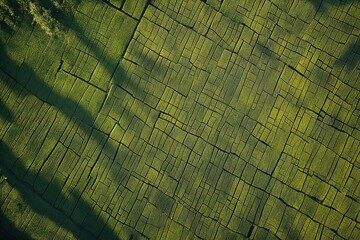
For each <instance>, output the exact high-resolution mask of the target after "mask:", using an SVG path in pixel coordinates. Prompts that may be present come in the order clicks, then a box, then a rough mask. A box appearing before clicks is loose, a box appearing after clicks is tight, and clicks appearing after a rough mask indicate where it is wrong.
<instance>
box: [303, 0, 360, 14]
mask: <svg viewBox="0 0 360 240" xmlns="http://www.w3.org/2000/svg"><path fill="white" fill-rule="evenodd" d="M307 1H308V2H310V3H311V5H313V7H314V9H315V10H316V11H317V12H318V13H325V12H326V11H328V9H329V8H332V7H340V6H343V5H347V4H351V3H354V2H357V0H307Z"/></svg>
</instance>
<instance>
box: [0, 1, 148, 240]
mask: <svg viewBox="0 0 360 240" xmlns="http://www.w3.org/2000/svg"><path fill="white" fill-rule="evenodd" d="M42 2H44V1H42ZM48 6H49V8H52V7H54V6H50V5H48ZM56 14H59V18H58V20H59V22H60V23H61V24H62V25H63V26H64V27H65V28H68V29H71V30H72V31H74V32H76V33H77V34H79V38H78V40H79V41H80V42H82V43H83V44H84V45H87V46H88V45H89V44H90V45H91V47H89V49H90V50H91V54H92V55H94V56H95V57H96V59H97V60H98V61H99V62H100V61H102V62H101V64H102V65H103V67H104V68H105V70H106V71H107V72H108V73H110V75H111V76H112V79H104V80H108V81H109V82H110V80H112V84H114V85H117V86H120V85H123V84H126V89H127V90H129V91H130V92H131V94H138V90H139V88H138V86H136V85H134V84H133V81H131V80H130V79H129V78H128V77H127V73H126V71H125V70H124V68H123V67H122V66H121V65H120V63H119V62H116V63H115V64H114V62H113V60H112V59H111V58H109V57H107V56H106V54H105V53H104V50H102V49H101V48H100V47H99V46H98V45H96V44H94V43H93V41H92V40H91V39H90V38H88V37H86V33H85V31H84V30H83V29H82V27H81V26H80V25H79V24H78V23H77V22H76V19H75V17H74V16H73V15H72V13H71V12H66V13H65V14H63V13H61V12H56ZM119 56H120V55H119ZM0 57H1V59H2V60H4V61H2V62H1V63H0V69H1V70H2V71H3V72H4V73H5V74H6V75H7V76H8V77H9V78H10V80H11V81H14V82H15V83H17V84H19V85H20V86H22V87H23V88H25V89H26V90H28V91H29V92H30V93H31V94H33V95H34V96H36V97H37V98H38V99H40V100H41V101H43V102H46V103H48V104H50V105H52V106H54V107H55V108H57V109H58V110H59V111H60V112H62V113H64V114H65V115H66V116H67V117H69V118H71V117H75V118H76V119H79V120H80V121H82V122H84V123H86V124H88V125H89V126H91V127H94V125H93V124H94V122H95V118H94V117H93V116H92V115H91V113H90V112H89V111H87V109H86V108H84V107H82V106H80V105H79V104H78V103H77V102H76V101H74V100H72V99H69V98H67V97H64V96H62V95H60V94H59V93H57V92H55V91H54V90H53V89H52V88H51V87H50V86H49V85H48V84H47V83H45V82H44V81H43V80H42V79H40V77H38V75H37V74H36V72H35V71H34V70H33V69H32V68H31V67H30V66H29V65H28V64H27V63H25V62H23V63H22V64H21V66H18V64H17V63H15V62H14V61H12V60H11V58H10V57H9V55H8V54H7V52H6V49H5V46H4V45H3V44H0ZM144 59H146V57H145V58H144ZM149 61H150V60H149ZM5 64H6V65H5ZM7 69H19V70H18V71H17V72H16V73H15V74H14V73H13V74H11V73H9V71H7ZM60 70H61V69H60ZM10 72H11V71H10ZM115 73H117V74H115ZM21 77H23V78H26V79H20V78H21ZM4 84H5V85H7V86H8V87H11V86H12V84H11V83H9V82H8V81H4ZM12 90H13V91H17V93H20V92H19V91H21V90H18V88H12ZM50 95H51V98H50V97H49V96H50ZM2 105H4V104H2ZM124 108H125V106H124ZM1 113H2V115H3V116H12V114H11V112H10V110H8V109H2V110H1ZM7 120H13V118H9V117H8V118H7ZM128 121H129V122H130V121H131V119H128ZM80 126H82V125H81V124H80ZM93 136H94V140H95V141H96V142H97V143H101V142H103V138H102V136H101V135H100V134H95V135H93ZM107 138H109V136H108V135H107ZM0 143H1V142H0ZM116 151H117V149H116V148H115V147H114V146H112V145H109V144H108V146H107V147H105V148H103V150H102V151H101V154H105V155H109V156H110V155H112V154H113V153H114V152H116ZM6 159H16V158H15V156H13V154H12V152H11V150H10V149H8V148H7V147H6V146H5V145H4V144H2V143H1V146H0V164H1V166H2V165H6V163H5V162H4V161H6ZM17 162H20V161H17ZM17 167H18V168H22V169H17V172H26V171H27V169H25V168H24V166H22V165H21V164H17ZM18 170H19V171H18ZM30 174H33V176H32V177H31V179H36V182H38V183H39V182H43V184H45V185H48V186H50V185H51V188H52V189H54V191H55V192H56V191H57V192H58V193H59V194H61V192H60V191H61V189H62V186H61V185H60V184H59V183H54V184H53V183H49V181H48V180H47V179H46V178H44V176H42V175H41V174H39V175H36V174H35V173H30ZM112 174H113V175H116V174H117V173H115V172H113V173H112ZM35 175H36V176H35ZM19 180H21V179H19ZM19 180H18V179H16V178H15V177H9V183H10V184H11V185H12V186H13V187H15V188H16V189H17V190H19V191H20V192H21V195H22V196H23V198H24V200H25V201H26V202H27V204H28V205H29V206H30V207H31V208H32V209H33V210H34V211H36V212H37V213H39V214H41V215H44V216H47V217H48V218H49V219H51V220H52V221H54V222H55V223H57V224H58V225H59V226H61V224H62V222H61V221H60V220H59V219H57V217H54V216H52V215H51V214H49V212H48V211H46V210H44V209H43V206H42V205H41V204H38V203H37V201H33V200H32V198H31V195H33V194H37V193H35V189H34V186H32V185H31V186H30V185H29V186H30V188H29V186H25V187H22V186H21V183H19ZM19 184H20V185H19ZM25 189H31V190H29V191H30V193H29V192H27V191H28V190H25ZM81 195H82V194H81V193H79V192H76V193H72V194H71V196H70V197H68V196H61V195H60V196H58V198H63V199H67V201H69V202H67V201H65V202H64V205H67V204H68V205H70V206H71V205H74V202H75V203H77V204H75V205H74V207H75V206H77V208H79V209H81V214H85V215H86V214H87V215H88V216H87V219H89V220H88V221H87V222H94V223H96V225H89V229H87V230H88V231H89V232H92V231H99V228H101V231H100V232H101V234H102V236H106V237H105V239H118V237H117V236H116V235H115V234H114V233H113V230H112V229H110V228H109V226H108V225H107V223H106V222H105V221H104V220H102V219H101V218H100V217H99V216H98V215H92V214H93V208H94V206H91V205H89V203H87V202H86V201H84V199H83V198H82V196H81ZM39 197H40V196H39ZM40 198H41V199H43V198H42V197H40ZM73 211H74V210H73ZM79 211H80V210H78V211H77V212H79ZM67 216H68V217H69V215H67ZM71 218H72V216H71ZM81 218H82V217H78V218H77V217H75V219H78V220H76V221H77V222H78V224H79V225H81V226H82V227H84V226H83V221H84V219H82V220H81ZM99 219H100V220H99ZM99 221H100V224H99ZM68 230H69V231H71V232H73V234H74V236H76V237H77V238H78V239H87V238H84V237H83V235H82V233H79V232H78V231H77V230H74V229H70V227H68ZM134 231H136V230H135V229H134ZM137 235H138V234H137V233H136V234H132V235H131V239H136V238H137Z"/></svg>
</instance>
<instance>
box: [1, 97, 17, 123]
mask: <svg viewBox="0 0 360 240" xmlns="http://www.w3.org/2000/svg"><path fill="white" fill-rule="evenodd" d="M0 118H1V119H2V120H4V121H12V120H14V115H13V113H12V112H11V111H10V109H9V108H8V107H7V106H5V104H4V103H3V102H1V101H0Z"/></svg>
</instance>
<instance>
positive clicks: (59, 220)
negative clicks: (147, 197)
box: [0, 142, 119, 239]
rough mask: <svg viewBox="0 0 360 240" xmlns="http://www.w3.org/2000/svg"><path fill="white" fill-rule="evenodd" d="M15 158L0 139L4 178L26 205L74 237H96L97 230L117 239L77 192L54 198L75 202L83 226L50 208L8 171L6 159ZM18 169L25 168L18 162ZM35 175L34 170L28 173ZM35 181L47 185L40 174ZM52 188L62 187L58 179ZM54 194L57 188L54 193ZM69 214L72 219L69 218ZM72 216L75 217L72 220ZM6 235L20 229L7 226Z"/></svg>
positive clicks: (16, 232) (67, 204)
mask: <svg viewBox="0 0 360 240" xmlns="http://www.w3.org/2000/svg"><path fill="white" fill-rule="evenodd" d="M15 159H16V157H15V156H14V155H13V153H12V152H11V150H10V149H9V148H8V147H7V146H6V145H5V144H4V143H2V142H0V167H1V168H2V170H3V171H4V172H5V174H6V177H7V179H6V180H5V181H7V182H8V184H9V185H10V186H11V187H12V188H14V189H16V190H17V191H19V193H20V194H21V197H22V198H23V200H24V201H25V202H26V204H27V205H28V206H29V207H30V208H31V209H32V210H33V211H35V212H36V213H38V214H40V215H42V216H46V217H47V218H49V219H50V220H51V221H52V222H54V223H56V224H57V226H58V227H61V226H62V227H64V228H65V229H66V230H68V231H69V232H71V233H72V234H73V235H74V236H75V237H76V238H77V239H92V238H94V236H95V237H96V238H97V237H99V234H100V233H106V239H119V238H118V237H117V236H116V235H115V234H114V232H113V229H110V227H109V225H108V224H107V222H106V221H105V220H104V219H103V218H102V217H101V216H100V215H98V214H96V213H95V212H94V211H93V206H91V205H90V204H89V203H87V202H86V201H84V200H83V198H81V197H80V196H81V194H80V193H77V192H73V193H72V194H71V196H68V197H67V196H63V194H62V193H61V192H59V195H58V196H56V197H57V198H62V199H65V201H63V205H64V206H72V205H74V201H75V203H77V206H79V207H80V208H81V212H80V214H81V215H82V216H83V217H84V219H83V221H85V220H86V222H87V223H89V225H86V226H83V224H82V222H81V221H76V216H75V217H74V216H73V215H70V216H69V215H66V214H64V213H62V212H60V211H59V210H57V209H55V208H53V206H52V205H50V204H49V203H47V202H45V201H44V200H43V198H42V197H41V196H40V195H38V193H36V192H35V191H34V190H33V188H32V186H30V185H28V184H26V183H23V182H22V181H19V179H18V178H17V177H16V176H15V175H14V174H12V173H10V172H9V171H8V170H7V167H6V165H7V164H6V162H9V161H10V162H11V161H15ZM17 167H18V168H23V169H20V170H22V171H26V169H24V166H23V165H20V164H19V165H17ZM31 174H33V175H35V173H31ZM34 178H36V180H37V181H39V182H43V184H45V183H47V184H49V181H48V180H47V179H45V178H44V176H42V175H41V174H39V175H37V176H34ZM51 184H52V185H51V188H53V189H61V188H62V187H61V186H60V184H59V183H58V182H54V181H52V182H51ZM54 193H56V191H55V192H54ZM1 217H2V218H1V221H2V222H3V221H4V222H5V223H6V222H10V221H8V220H7V219H6V217H5V218H4V216H1ZM70 217H71V219H70ZM74 218H75V220H74ZM6 232H7V234H10V235H12V234H14V235H15V234H16V235H18V232H19V230H16V229H14V228H13V229H6Z"/></svg>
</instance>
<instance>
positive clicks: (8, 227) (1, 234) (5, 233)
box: [0, 185, 31, 240]
mask: <svg viewBox="0 0 360 240" xmlns="http://www.w3.org/2000/svg"><path fill="white" fill-rule="evenodd" d="M0 186H1V185H0ZM0 238H1V239H6V240H12V239H14V240H15V239H22V240H27V239H31V237H30V236H29V235H28V234H26V233H24V232H21V231H19V230H18V229H17V228H16V227H15V226H14V224H13V223H12V222H11V221H9V220H8V219H7V218H6V217H5V216H4V213H3V212H2V211H1V210H0Z"/></svg>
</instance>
